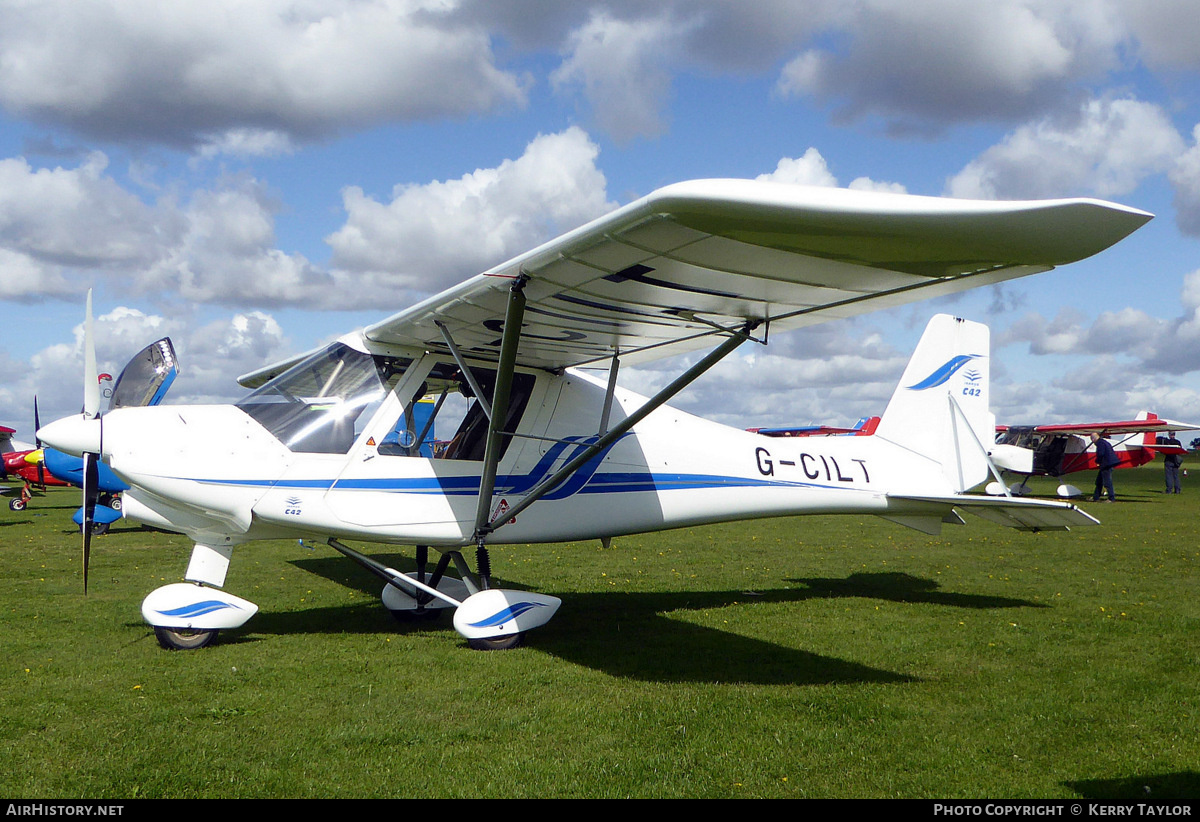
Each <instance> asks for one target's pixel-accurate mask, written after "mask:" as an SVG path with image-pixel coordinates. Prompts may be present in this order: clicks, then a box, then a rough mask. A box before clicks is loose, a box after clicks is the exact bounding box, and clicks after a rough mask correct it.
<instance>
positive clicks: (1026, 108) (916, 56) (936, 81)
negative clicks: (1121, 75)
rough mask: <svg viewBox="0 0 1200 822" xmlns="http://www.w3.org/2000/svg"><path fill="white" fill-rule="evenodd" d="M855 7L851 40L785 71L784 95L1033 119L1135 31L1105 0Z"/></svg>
mask: <svg viewBox="0 0 1200 822" xmlns="http://www.w3.org/2000/svg"><path fill="white" fill-rule="evenodd" d="M854 9H855V11H854V12H853V13H851V14H850V15H849V19H848V20H847V21H846V22H845V23H844V24H842V25H841V26H839V27H838V33H839V34H841V35H843V37H842V38H841V39H842V40H843V42H844V46H843V47H841V48H839V49H837V50H834V49H828V48H807V49H805V50H803V51H801V52H800V53H799V54H798V55H797V56H796V57H795V58H794V59H793V60H791V61H790V62H789V63H788V64H787V65H786V66H785V68H784V69H783V71H782V72H781V75H780V79H779V84H778V88H779V91H780V93H781V94H783V95H784V96H786V97H797V96H809V95H811V96H816V97H818V98H822V99H825V98H828V99H836V100H839V101H842V105H843V110H844V114H845V115H847V116H860V115H863V114H866V113H872V112H873V113H879V114H882V115H884V116H885V117H890V118H894V119H898V120H906V119H908V120H917V121H920V120H928V121H933V122H955V121H964V120H981V119H1007V118H1012V117H1016V116H1028V115H1029V114H1032V113H1034V112H1036V111H1039V110H1043V109H1045V108H1046V107H1047V106H1048V104H1049V103H1050V102H1051V101H1053V100H1055V99H1059V98H1061V96H1062V95H1063V94H1064V93H1065V91H1066V89H1067V85H1068V83H1069V81H1071V80H1074V79H1078V78H1080V77H1083V76H1089V75H1092V74H1096V73H1098V72H1100V71H1102V70H1106V69H1111V68H1113V67H1115V66H1117V65H1118V63H1119V61H1118V56H1119V53H1118V47H1119V45H1120V44H1121V42H1122V40H1123V37H1124V36H1125V32H1124V29H1123V28H1122V27H1121V26H1120V25H1119V24H1117V21H1116V20H1114V18H1113V15H1112V14H1111V13H1110V11H1109V9H1108V8H1107V7H1106V6H1105V4H1103V3H1090V4H1069V3H1060V2H1053V0H997V2H989V3H960V2H957V0H867V1H866V2H863V3H860V4H856V5H855V6H854Z"/></svg>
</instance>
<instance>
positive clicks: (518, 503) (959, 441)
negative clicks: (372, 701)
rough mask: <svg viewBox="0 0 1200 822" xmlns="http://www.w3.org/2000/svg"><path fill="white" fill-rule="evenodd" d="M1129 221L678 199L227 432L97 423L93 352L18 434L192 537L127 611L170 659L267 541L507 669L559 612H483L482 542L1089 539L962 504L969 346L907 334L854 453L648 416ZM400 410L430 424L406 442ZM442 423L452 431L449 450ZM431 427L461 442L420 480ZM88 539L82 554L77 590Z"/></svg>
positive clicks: (344, 352)
mask: <svg viewBox="0 0 1200 822" xmlns="http://www.w3.org/2000/svg"><path fill="white" fill-rule="evenodd" d="M1150 218H1151V215H1149V214H1147V213H1145V212H1142V211H1138V210H1135V209H1130V208H1126V207H1123V206H1119V205H1115V204H1111V203H1105V202H1101V201H1096V200H1084V199H1074V200H1053V201H1035V202H974V201H961V200H960V201H956V200H946V199H938V198H928V197H915V196H907V195H893V194H880V193H875V192H859V191H849V190H839V189H826V188H807V187H799V186H787V185H779V184H773V183H763V182H751V181H742V180H703V181H693V182H688V183H680V184H677V185H673V186H669V187H667V188H663V189H660V190H658V191H656V192H654V193H652V194H650V195H649V196H647V197H645V198H643V199H641V200H638V201H637V202H634V203H632V204H630V205H628V206H625V207H623V208H620V209H618V210H616V211H614V212H612V213H611V214H609V215H607V216H605V217H602V218H600V219H598V220H596V221H594V222H592V223H589V224H588V225H585V226H583V227H581V228H579V229H576V230H575V231H572V232H569V233H567V234H565V235H563V236H562V237H559V238H558V239H556V240H553V241H552V242H549V243H547V244H545V245H543V246H541V247H539V248H537V249H534V250H533V251H530V252H528V253H526V254H524V255H522V256H519V257H517V258H515V259H513V260H511V261H509V262H507V263H504V264H503V265H500V266H497V267H496V268H493V269H492V270H490V271H488V272H486V273H484V274H481V275H479V276H476V277H474V278H472V279H470V280H468V281H466V282H464V283H462V284H461V285H459V286H457V287H455V288H451V289H449V290H448V291H445V292H443V293H441V294H439V295H437V296H435V297H432V298H430V299H428V300H426V301H424V302H422V303H420V304H418V305H416V306H414V307H413V308H410V309H408V310H406V311H403V312H401V313H399V314H396V315H394V316H392V317H390V318H388V319H386V320H383V321H382V322H379V323H376V324H375V325H371V326H368V327H366V328H364V329H360V330H358V331H355V332H353V333H350V334H347V335H346V336H345V337H343V338H341V339H340V340H339V341H337V342H335V343H333V344H332V345H329V346H326V347H324V348H321V349H320V350H317V351H313V352H311V353H308V354H304V355H300V356H297V357H294V358H292V359H290V360H288V361H286V362H282V363H278V364H276V365H273V366H269V367H266V368H263V369H261V370H259V371H256V372H253V373H251V374H248V375H244V376H243V377H242V378H240V380H239V381H240V382H241V383H242V384H243V385H246V386H248V387H252V388H256V390H255V391H254V392H253V393H251V394H249V395H248V396H247V397H246V398H245V399H243V400H242V401H241V402H239V403H237V404H236V405H218V406H159V407H150V408H120V409H117V410H114V411H112V412H110V413H107V414H105V415H104V416H103V417H102V418H101V417H100V416H99V415H98V409H99V398H98V396H97V395H96V392H95V391H94V390H91V391H90V393H89V389H88V387H89V386H95V385H96V380H95V377H94V373H95V361H94V354H91V355H89V356H90V358H89V359H88V362H87V364H86V365H85V371H86V372H87V374H88V375H93V376H87V375H85V378H84V385H85V401H84V409H85V410H84V412H83V413H82V414H81V415H78V416H74V417H69V418H65V419H62V420H59V421H56V422H54V423H51V424H50V425H47V426H45V427H44V428H42V429H41V431H40V432H39V434H40V436H41V438H42V439H43V440H44V441H45V442H47V443H49V444H51V445H53V446H54V447H56V448H59V449H60V450H64V451H69V452H72V453H76V454H85V455H90V456H87V457H85V459H87V460H89V461H90V462H92V463H94V462H95V460H96V459H97V457H98V458H102V459H103V460H105V461H106V462H108V464H109V465H110V466H111V468H112V469H113V471H115V472H116V473H117V474H118V475H119V476H120V477H121V478H122V479H124V480H125V481H126V482H127V483H128V484H129V485H130V486H131V489H130V490H129V491H127V492H126V493H125V505H124V508H123V513H124V516H126V517H129V518H131V519H134V520H137V521H140V522H143V523H147V524H149V525H152V526H156V527H159V528H163V529H169V530H172V531H177V532H180V533H184V534H186V535H188V536H189V537H190V538H191V539H192V540H194V542H195V548H194V549H193V552H192V557H191V561H190V563H189V565H188V568H187V571H186V574H185V577H184V578H185V579H186V580H187V582H183V583H176V584H172V585H167V586H165V587H163V588H160V589H158V590H156V591H154V592H152V593H151V594H150V595H149V596H148V597H147V598H146V600H145V602H144V603H143V606H142V614H143V617H144V618H145V619H146V621H147V622H148V623H149V624H150V625H152V626H154V628H155V632H156V634H157V635H158V637H159V640H160V642H161V643H162V644H163V645H164V646H166V647H169V648H184V647H199V646H202V645H205V644H207V643H208V642H210V641H211V640H212V638H213V637H214V636H215V635H216V632H217V631H218V630H222V629H229V628H237V627H239V626H241V625H242V624H244V623H245V621H246V620H247V619H249V618H250V616H251V615H252V614H253V613H254V612H255V611H256V610H257V606H255V605H253V604H252V603H249V602H247V601H246V600H243V599H241V598H238V597H236V596H233V595H231V594H229V593H226V592H224V591H223V590H221V588H223V586H224V585H225V581H226V574H227V571H228V569H229V565H230V559H231V557H232V556H233V553H234V548H235V547H236V546H239V545H241V544H243V543H246V542H250V541H252V540H260V539H277V538H293V539H294V538H303V539H315V540H322V541H325V542H327V543H328V544H329V545H330V546H332V547H333V548H335V549H336V550H338V551H340V552H341V553H343V554H345V555H347V556H349V557H351V558H353V559H355V560H357V561H358V562H360V563H362V564H363V565H364V566H365V567H367V568H369V569H370V570H372V571H373V572H374V573H376V574H377V575H378V576H379V577H381V578H382V579H383V580H384V582H385V585H384V591H383V601H384V604H385V605H386V606H387V607H388V608H389V609H391V610H392V611H394V612H398V613H407V614H411V615H423V614H428V613H431V612H432V613H436V612H437V611H438V610H440V609H443V608H452V609H453V610H454V626H455V628H456V629H457V630H458V631H459V633H461V634H462V635H463V636H464V637H466V638H467V639H468V641H469V644H470V645H471V646H472V647H481V648H502V647H510V646H511V645H514V644H516V643H518V642H519V641H520V640H521V638H522V636H523V635H524V633H525V632H526V631H528V630H530V629H532V628H536V627H538V626H540V625H542V624H544V623H545V622H546V621H547V620H549V619H550V617H551V616H552V615H553V614H554V613H555V610H556V609H557V608H558V606H559V604H560V603H559V600H558V599H556V598H554V597H551V596H546V595H541V594H535V593H529V592H526V591H518V590H506V589H501V588H495V587H493V585H492V580H491V573H490V569H489V561H488V546H490V545H496V544H509V543H532V542H560V541H568V540H582V539H597V538H599V539H602V540H607V539H611V538H612V537H614V536H619V535H623V534H633V533H639V532H647V531H656V530H663V529H668V528H679V527H684V526H690V525H698V524H703V523H714V522H722V521H732V520H742V519H748V518H754V517H769V516H791V515H796V514H856V515H863V514H874V515H877V516H880V517H884V518H886V519H889V520H892V521H895V522H899V523H902V524H904V525H908V526H912V527H915V528H920V529H921V530H923V531H929V532H935V531H937V530H938V529H939V528H940V527H941V524H942V523H943V522H954V523H961V522H962V520H961V518H960V517H959V516H958V514H957V513H956V509H962V510H966V511H970V512H973V513H975V514H978V515H980V516H982V517H985V518H987V519H990V520H992V521H995V522H999V523H1002V524H1005V525H1010V526H1013V527H1016V528H1022V529H1027V530H1041V529H1062V528H1066V527H1069V526H1072V525H1086V524H1091V523H1094V522H1095V520H1094V519H1092V518H1091V517H1090V516H1088V515H1087V514H1085V513H1084V512H1082V511H1080V510H1079V509H1077V508H1075V507H1074V506H1073V505H1070V504H1068V503H1065V502H1059V501H1047V500H1027V499H1026V500H1019V499H1013V498H1010V497H1000V498H997V497H987V496H977V495H967V494H966V493H965V492H966V491H968V490H969V489H971V488H972V487H973V486H975V485H977V484H979V483H980V482H982V481H983V480H985V479H986V478H987V476H988V474H989V471H991V473H992V474H993V475H995V476H996V477H998V476H999V475H998V473H997V472H996V470H995V467H994V466H990V465H989V459H988V456H987V449H988V447H989V446H991V445H992V442H993V438H994V434H995V420H994V417H993V415H992V414H991V413H990V412H989V410H988V371H989V347H988V333H987V328H986V327H985V326H983V325H980V324H978V323H973V322H967V321H963V320H957V319H954V318H951V317H948V316H938V317H935V318H934V319H933V320H932V321H931V323H930V326H929V328H928V330H927V331H926V333H925V335H924V337H922V340H921V342H920V344H919V346H918V348H917V350H916V352H915V354H914V356H913V359H912V361H911V362H910V363H909V365H908V370H907V371H906V372H905V375H904V378H903V380H902V381H901V383H900V386H899V388H898V389H897V391H896V394H895V396H894V397H893V398H892V400H891V403H890V404H889V406H888V408H887V410H886V412H885V413H884V415H883V418H882V420H881V421H880V423H879V425H878V428H877V429H876V431H875V433H874V435H872V436H862V437H821V438H810V439H802V440H791V441H789V440H781V439H772V438H769V437H764V436H760V435H758V434H754V433H749V432H746V431H742V430H738V429H733V428H728V427H725V426H721V425H717V424H715V423H712V422H707V421H705V420H702V419H699V418H696V417H693V416H691V415H689V414H685V413H683V412H680V411H677V410H674V409H672V408H670V407H668V406H667V405H666V404H665V403H666V402H667V401H668V400H669V399H670V398H671V397H673V396H674V395H675V394H676V393H678V392H679V391H680V390H682V389H683V388H684V387H685V386H687V385H688V384H689V383H691V382H692V381H693V380H694V379H696V378H697V377H698V376H700V375H701V374H702V373H704V372H705V371H706V370H708V369H709V368H710V367H711V366H712V365H714V364H715V363H716V362H718V361H719V360H720V359H721V358H723V357H725V356H726V355H728V354H730V353H731V352H733V351H734V350H735V349H736V348H737V347H738V346H740V345H742V344H743V343H745V342H747V341H752V342H755V343H759V344H766V343H767V342H768V339H769V335H770V332H771V331H781V330H785V329H793V328H798V327H801V326H806V325H812V324H815V323H820V322H825V321H828V320H833V319H840V318H844V317H850V316H853V315H856V314H861V313H864V312H867V311H870V310H873V309H877V308H885V307H893V306H897V305H901V304H904V303H908V302H912V301H915V300H919V299H924V298H928V297H934V296H942V295H945V294H950V293H954V292H957V291H961V290H964V289H968V288H973V287H976V286H983V285H991V284H993V283H998V282H1003V281H1005V280H1009V279H1012V278H1015V277H1021V276H1025V275H1028V274H1033V273H1036V272H1041V271H1046V270H1048V269H1050V268H1052V267H1053V266H1055V265H1059V264H1063V263H1068V262H1072V261H1075V260H1079V259H1082V258H1084V257H1087V256H1090V255H1092V254H1095V253H1097V252H1099V251H1101V250H1103V249H1105V248H1107V247H1108V246H1109V245H1111V244H1112V243H1114V242H1117V241H1118V240H1120V239H1121V238H1123V237H1125V236H1126V235H1127V234H1129V233H1130V232H1132V231H1134V230H1135V229H1136V228H1138V227H1139V226H1141V225H1142V224H1143V223H1145V222H1146V221H1147V220H1149V219H1150ZM90 311H91V309H90V297H89V307H88V314H89V318H90ZM90 325H91V323H90V320H89V322H88V326H87V327H88V329H89V331H88V333H87V335H86V336H87V337H88V339H89V340H90V337H91V335H90ZM706 347H707V348H709V349H710V350H709V351H708V352H707V353H705V354H704V355H703V356H701V357H700V358H699V359H698V360H696V361H695V363H694V364H693V365H691V366H690V367H688V368H686V370H684V371H683V373H681V374H680V375H679V377H678V378H677V379H675V380H674V381H673V382H671V383H670V384H669V385H668V386H666V387H665V388H663V389H662V390H661V391H659V392H658V393H657V394H655V395H654V396H653V397H651V398H646V397H642V396H638V395H636V394H633V393H630V392H627V391H623V390H621V389H620V388H618V387H617V385H616V378H617V372H618V367H619V365H620V364H622V363H626V364H627V363H637V362H643V361H646V360H650V359H653V358H658V357H666V356H669V355H675V354H680V353H684V352H689V351H695V350H697V349H702V348H706ZM89 350H90V343H89ZM584 366H593V367H595V366H599V367H601V368H606V369H607V375H606V376H605V375H603V373H601V374H600V375H598V376H593V375H590V374H588V373H586V372H584V371H583V370H580V369H581V367H584ZM422 399H424V400H426V402H428V401H429V400H432V401H433V402H434V407H433V409H432V411H428V410H427V411H426V412H425V413H424V414H423V415H419V414H417V413H415V406H416V404H417V403H418V402H419V401H421V400H422ZM451 411H454V412H455V413H456V415H457V416H459V417H460V418H461V419H460V420H458V421H456V422H457V424H454V425H452V427H447V421H446V420H445V419H444V417H445V416H446V415H447V414H449V413H450V412H451ZM421 418H424V419H425V420H426V422H425V423H422V424H417V423H410V422H409V421H415V420H418V419H421ZM435 423H436V425H437V426H438V427H439V430H441V431H443V432H448V431H449V430H454V432H455V433H454V434H453V436H451V437H448V438H446V439H445V440H442V441H439V442H437V446H436V448H435V449H433V450H432V451H431V452H430V453H431V454H432V455H424V456H423V455H421V453H420V451H419V449H421V448H422V447H426V446H425V444H426V443H427V442H428V441H429V440H430V430H431V429H430V428H429V426H431V425H433V424H435ZM418 429H420V430H418ZM85 496H86V493H85ZM88 538H89V535H88V529H87V528H85V529H84V555H85V559H84V572H85V585H86V566H87V552H88V547H87V545H88V543H87V540H88ZM343 539H355V540H366V541H373V542H381V543H389V544H407V545H415V546H417V549H416V556H417V569H418V570H417V571H416V572H414V573H411V574H407V575H406V574H401V573H399V572H398V571H395V570H393V569H390V568H387V567H385V566H383V565H381V564H380V563H377V562H375V561H374V560H372V559H370V558H369V557H366V556H364V555H362V554H360V553H358V552H356V551H353V550H351V549H350V548H349V547H347V546H345V545H344V544H343V543H342V542H341V540H343ZM431 547H432V548H434V549H435V550H436V551H438V552H440V553H441V556H440V559H439V561H438V562H437V563H436V565H434V566H433V567H432V568H431V567H430V565H429V561H428V549H429V548H431ZM469 547H474V548H475V549H476V562H477V565H476V573H472V572H471V569H470V567H469V565H468V563H467V561H466V559H465V558H464V556H463V553H462V551H463V549H465V548H469ZM451 562H453V563H454V564H455V567H456V569H457V570H458V572H459V574H460V577H459V578H455V577H451V576H448V575H447V574H446V571H447V570H448V567H449V564H450V563H451Z"/></svg>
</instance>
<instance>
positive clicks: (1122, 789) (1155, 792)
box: [1063, 771, 1200, 802]
mask: <svg viewBox="0 0 1200 822" xmlns="http://www.w3.org/2000/svg"><path fill="white" fill-rule="evenodd" d="M1063 785H1064V786H1066V787H1068V788H1070V789H1071V790H1073V791H1075V792H1076V793H1078V794H1079V795H1080V796H1081V797H1083V798H1084V799H1129V800H1138V801H1141V802H1157V801H1159V800H1163V799H1189V800H1194V799H1195V798H1196V797H1197V796H1200V773H1197V772H1196V771H1179V772H1177V773H1163V774H1153V775H1147V776H1126V777H1122V778H1119V779H1081V780H1078V781H1075V782H1064V783H1063Z"/></svg>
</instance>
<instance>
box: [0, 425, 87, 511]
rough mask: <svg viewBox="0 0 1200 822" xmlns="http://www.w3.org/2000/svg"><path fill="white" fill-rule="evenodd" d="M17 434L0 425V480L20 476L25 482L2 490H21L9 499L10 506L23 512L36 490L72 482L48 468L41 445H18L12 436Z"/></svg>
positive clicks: (7, 492)
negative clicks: (22, 446)
mask: <svg viewBox="0 0 1200 822" xmlns="http://www.w3.org/2000/svg"><path fill="white" fill-rule="evenodd" d="M15 433H16V431H15V430H14V429H12V428H9V427H7V426H4V425H0V458H3V462H2V463H0V480H5V479H8V478H9V477H13V478H17V479H20V480H21V481H22V483H23V484H22V485H21V486H20V487H16V486H13V487H9V488H4V489H0V493H3V494H10V493H18V496H16V497H14V498H13V499H11V500H9V501H8V507H9V508H11V509H12V510H14V511H24V510H25V506H26V505H28V504H29V500H30V499H31V498H32V497H33V492H34V490H39V491H45V490H46V487H47V486H63V487H66V486H68V485H70V483H67V482H63V481H62V480H60V479H59V478H58V477H56V476H54V475H53V474H51V473H50V472H49V471H47V470H46V466H45V464H44V462H43V459H42V449H41V448H40V447H39V448H22V449H17V448H15V447H14V445H13V438H12V437H13V434H15Z"/></svg>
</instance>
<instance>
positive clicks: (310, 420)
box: [237, 343, 412, 454]
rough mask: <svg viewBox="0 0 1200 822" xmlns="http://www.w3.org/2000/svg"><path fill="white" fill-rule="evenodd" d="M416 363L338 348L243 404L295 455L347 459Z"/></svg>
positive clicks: (315, 356) (325, 351)
mask: <svg viewBox="0 0 1200 822" xmlns="http://www.w3.org/2000/svg"><path fill="white" fill-rule="evenodd" d="M411 364H412V360H410V359H405V358H401V357H384V356H379V355H371V354H365V353H363V352H361V351H356V350H355V349H353V348H351V347H349V346H348V345H345V344H344V343H334V344H333V345H330V346H329V347H328V348H325V349H323V350H322V351H319V352H317V353H316V354H313V355H312V356H311V357H308V358H306V359H304V360H302V361H301V362H299V363H297V364H296V365H295V366H293V367H292V368H289V369H288V370H287V371H285V372H283V373H282V374H280V375H279V376H277V377H275V378H274V379H272V380H270V381H269V382H267V383H266V384H264V385H263V386H262V387H261V388H259V389H258V390H256V391H255V392H254V393H252V394H250V395H249V396H247V397H246V398H245V399H243V400H242V401H241V402H239V403H238V404H237V407H238V408H240V409H242V410H243V411H245V412H246V413H247V414H249V415H250V416H251V417H253V418H254V419H256V420H257V421H258V422H259V423H260V424H261V425H262V426H263V427H264V428H266V429H267V430H268V431H270V432H271V433H272V434H274V435H275V437H276V438H278V439H279V441H280V442H282V443H283V444H284V445H286V446H287V447H288V448H289V449H291V450H292V451H302V452H307V453H316V454H345V453H347V452H348V451H349V450H350V447H351V446H352V445H354V441H355V439H357V437H358V434H359V433H361V427H362V426H363V425H365V424H366V423H367V422H368V421H369V420H370V418H371V415H372V414H373V413H374V409H375V408H376V407H377V406H378V404H379V403H380V402H382V401H383V399H384V397H386V396H387V394H388V392H390V391H391V390H392V388H394V387H395V385H396V383H397V382H399V380H400V377H401V376H402V375H403V374H404V371H405V370H406V369H407V368H408V366H409V365H411Z"/></svg>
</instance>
